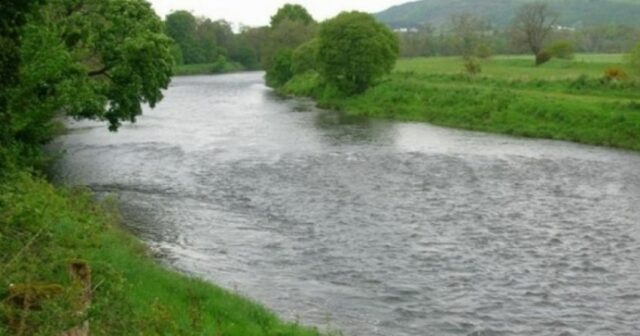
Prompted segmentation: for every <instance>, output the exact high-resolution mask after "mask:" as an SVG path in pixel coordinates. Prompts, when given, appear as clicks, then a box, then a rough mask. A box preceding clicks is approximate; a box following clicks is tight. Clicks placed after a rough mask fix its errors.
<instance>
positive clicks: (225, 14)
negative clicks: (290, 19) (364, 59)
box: [148, 0, 408, 26]
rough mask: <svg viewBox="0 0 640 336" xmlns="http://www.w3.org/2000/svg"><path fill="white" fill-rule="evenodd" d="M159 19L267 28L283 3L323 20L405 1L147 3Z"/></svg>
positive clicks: (186, 0) (159, 0)
mask: <svg viewBox="0 0 640 336" xmlns="http://www.w3.org/2000/svg"><path fill="white" fill-rule="evenodd" d="M148 1H150V2H151V3H152V4H153V7H154V8H155V10H156V11H157V12H158V14H159V15H160V16H163V17H164V16H165V15H167V14H169V13H171V12H172V11H175V10H180V9H184V10H188V11H191V12H193V13H194V14H195V15H198V16H206V17H209V18H211V19H225V20H227V21H230V22H232V23H242V24H246V25H251V26H259V25H266V24H268V23H269V18H270V17H271V16H272V15H273V14H275V12H276V11H277V10H278V8H280V7H281V6H283V5H284V4H286V3H297V4H300V5H302V6H304V7H306V8H307V10H308V11H309V12H310V13H311V15H313V17H314V18H316V20H324V19H327V18H330V17H332V16H335V15H336V14H338V13H340V12H341V11H345V10H359V11H364V12H371V13H373V12H378V11H382V10H384V9H386V8H388V7H391V6H393V5H397V4H401V3H404V2H407V1H408V0H342V1H340V0H320V1H319V0H313V1H312V0H297V1H296V0H292V1H286V0H263V1H256V0H225V1H220V0H148Z"/></svg>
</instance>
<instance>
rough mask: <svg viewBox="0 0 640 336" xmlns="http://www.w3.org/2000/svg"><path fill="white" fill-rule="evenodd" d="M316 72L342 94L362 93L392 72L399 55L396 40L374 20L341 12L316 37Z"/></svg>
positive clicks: (354, 13) (362, 15) (396, 38)
mask: <svg viewBox="0 0 640 336" xmlns="http://www.w3.org/2000/svg"><path fill="white" fill-rule="evenodd" d="M318 44H319V46H318V48H319V52H318V71H319V73H320V74H321V75H322V77H323V78H324V79H325V80H326V81H327V82H328V83H329V84H331V85H335V87H337V88H338V89H339V90H340V91H342V92H343V93H345V94H357V93H362V92H364V91H365V90H366V89H367V88H368V87H369V86H371V84H373V82H374V81H375V80H377V79H379V78H380V77H382V76H384V75H386V74H388V73H389V72H391V70H392V69H393V67H394V65H395V61H396V59H397V57H398V54H399V49H400V47H399V42H398V37H397V36H396V35H395V34H394V33H393V32H392V31H391V30H390V29H389V28H388V27H387V26H385V25H383V24H381V23H379V22H378V21H376V19H375V18H373V16H371V15H369V14H366V13H361V12H344V13H342V14H340V15H338V16H337V17H335V18H333V19H330V20H328V21H325V22H324V23H323V24H322V26H321V27H320V34H319V37H318Z"/></svg>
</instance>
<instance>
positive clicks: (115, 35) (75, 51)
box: [9, 0, 173, 144]
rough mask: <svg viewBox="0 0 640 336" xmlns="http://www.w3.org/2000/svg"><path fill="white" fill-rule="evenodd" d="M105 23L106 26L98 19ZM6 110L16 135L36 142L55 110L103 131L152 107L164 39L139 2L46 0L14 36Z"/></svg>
mask: <svg viewBox="0 0 640 336" xmlns="http://www.w3.org/2000/svg"><path fill="white" fill-rule="evenodd" d="M104 22H109V23H110V24H104ZM22 41H23V47H22V50H21V59H22V62H23V66H22V68H21V71H20V85H19V87H18V88H16V89H15V90H14V91H12V97H11V99H10V105H9V106H10V110H11V112H12V115H13V122H12V131H13V132H14V134H15V137H16V139H18V140H19V141H21V142H23V143H28V144H42V143H45V142H47V141H49V140H50V139H51V137H52V136H54V135H55V133H54V132H53V130H54V129H55V128H56V127H55V124H54V122H53V120H54V117H55V116H57V115H58V114H59V113H60V112H64V113H65V114H66V115H68V116H72V117H76V118H90V119H98V120H106V121H108V122H109V127H110V129H111V130H117V128H118V127H119V126H120V124H121V122H122V121H132V122H133V121H135V119H136V117H137V116H138V115H140V114H141V113H142V104H149V105H150V106H152V107H153V106H154V105H155V104H156V103H157V102H158V101H160V100H161V99H162V97H163V96H162V91H161V90H162V89H164V88H166V87H167V85H168V83H169V81H170V77H171V74H172V72H171V69H172V66H173V59H172V57H171V51H170V46H171V41H170V40H169V39H168V38H167V37H166V36H165V35H164V34H163V25H162V22H161V21H160V19H159V18H158V17H157V16H156V15H155V13H154V12H153V10H152V9H151V7H150V5H149V4H148V3H146V2H144V1H141V0H135V1H127V0H109V1H98V0H51V1H50V2H49V5H47V6H44V7H42V9H41V12H40V15H39V16H37V17H34V20H32V21H31V22H30V23H29V25H28V26H27V28H26V29H25V31H24V34H23V36H22Z"/></svg>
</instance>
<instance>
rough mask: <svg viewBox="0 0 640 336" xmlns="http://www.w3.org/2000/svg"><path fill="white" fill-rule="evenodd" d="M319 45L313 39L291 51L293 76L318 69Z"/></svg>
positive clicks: (316, 40)
mask: <svg viewBox="0 0 640 336" xmlns="http://www.w3.org/2000/svg"><path fill="white" fill-rule="evenodd" d="M319 51H320V44H319V41H318V39H313V40H311V41H309V42H307V43H305V44H303V45H301V46H299V47H298V48H296V50H294V51H293V59H292V70H293V72H294V73H295V74H302V73H305V72H308V71H311V70H317V69H318V52H319Z"/></svg>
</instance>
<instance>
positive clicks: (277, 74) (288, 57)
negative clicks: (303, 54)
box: [266, 49, 294, 87]
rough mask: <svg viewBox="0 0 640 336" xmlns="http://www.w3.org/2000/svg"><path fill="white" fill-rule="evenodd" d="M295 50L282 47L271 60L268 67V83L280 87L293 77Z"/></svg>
mask: <svg viewBox="0 0 640 336" xmlns="http://www.w3.org/2000/svg"><path fill="white" fill-rule="evenodd" d="M293 75H294V73H293V51H292V50H291V49H280V50H278V52H277V53H276V54H275V56H274V57H273V59H272V61H271V65H270V66H269V69H267V75H266V80H267V85H269V86H271V87H280V86H282V85H284V84H285V83H286V82H287V81H289V80H290V79H291V78H293Z"/></svg>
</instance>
